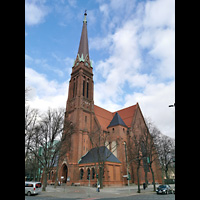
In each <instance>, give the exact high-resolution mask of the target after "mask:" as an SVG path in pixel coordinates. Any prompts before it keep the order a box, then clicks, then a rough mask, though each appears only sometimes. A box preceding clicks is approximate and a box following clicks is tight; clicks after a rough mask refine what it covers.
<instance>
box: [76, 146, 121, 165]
mask: <svg viewBox="0 0 200 200" xmlns="http://www.w3.org/2000/svg"><path fill="white" fill-rule="evenodd" d="M98 159H99V160H100V162H102V161H105V162H114V163H121V162H120V161H119V160H118V158H117V157H116V156H115V155H114V154H113V153H112V152H111V151H110V150H109V149H108V148H107V147H105V146H101V147H96V148H93V149H91V150H90V151H88V152H87V154H85V155H84V156H82V157H81V159H80V160H79V162H78V163H79V164H84V163H95V162H96V163H97V162H98Z"/></svg>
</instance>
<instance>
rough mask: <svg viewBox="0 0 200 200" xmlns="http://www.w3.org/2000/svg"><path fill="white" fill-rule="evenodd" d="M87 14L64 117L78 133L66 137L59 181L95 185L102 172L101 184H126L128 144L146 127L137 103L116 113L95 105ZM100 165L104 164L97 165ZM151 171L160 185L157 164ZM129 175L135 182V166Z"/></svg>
mask: <svg viewBox="0 0 200 200" xmlns="http://www.w3.org/2000/svg"><path fill="white" fill-rule="evenodd" d="M86 15H87V14H86V13H85V18H84V21H83V27H82V33H81V39H80V43H79V49H78V54H77V56H76V60H75V62H74V65H73V67H72V73H71V79H70V81H69V92H68V99H67V104H66V115H65V116H66V118H67V119H68V120H70V121H71V122H72V123H73V124H74V125H75V126H76V130H77V131H76V132H75V133H74V134H72V135H71V137H69V138H68V142H70V144H71V147H70V151H69V152H68V153H66V156H64V157H63V158H62V159H60V161H59V169H58V179H59V180H60V181H62V182H65V183H66V184H67V185H72V184H80V185H88V184H89V182H90V185H91V186H92V185H93V184H95V183H97V177H98V176H99V174H100V170H103V185H105V186H109V185H125V184H127V182H128V181H127V177H126V175H127V163H129V157H130V155H129V151H128V149H129V146H128V144H130V140H131V137H133V135H134V134H142V133H141V130H142V129H141V127H144V128H146V129H147V127H146V124H145V121H144V118H143V115H142V112H141V109H140V106H139V104H138V103H136V104H135V105H132V106H130V107H127V108H124V109H121V110H118V111H116V112H110V111H108V110H105V109H103V108H101V107H99V106H97V105H95V104H94V81H93V67H92V63H91V61H90V56H89V47H88V35H87V20H86ZM102 95H103V91H102ZM63 134H65V133H63ZM125 144H126V145H125ZM66 145H67V144H66ZM125 148H126V149H125ZM125 151H127V152H125ZM126 153H127V154H126ZM126 155H127V156H126ZM126 158H127V161H126ZM100 162H103V165H101V166H100V165H99V163H100ZM145 170H147V179H148V182H149V183H152V175H151V172H150V170H149V169H145V167H144V163H142V164H141V167H140V182H141V183H143V182H144V181H145ZM153 170H154V174H155V182H159V183H160V182H161V171H160V166H159V162H158V161H157V162H154V163H153ZM128 172H129V173H130V183H133V182H134V183H137V174H136V167H134V163H131V162H130V163H129V166H128ZM52 174H53V173H52ZM97 174H98V175H97ZM98 178H99V177H98ZM61 179H62V180H61Z"/></svg>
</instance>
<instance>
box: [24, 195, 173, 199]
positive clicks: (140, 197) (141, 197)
mask: <svg viewBox="0 0 200 200" xmlns="http://www.w3.org/2000/svg"><path fill="white" fill-rule="evenodd" d="M64 199H67V200H75V199H74V198H69V199H68V198H58V197H48V196H40V195H35V196H25V200H64ZM77 199H80V200H81V199H82V200H95V199H103V200H110V199H112V198H86V199H84V198H77ZM113 200H175V195H174V194H167V195H157V194H139V195H132V196H126V197H119V198H113Z"/></svg>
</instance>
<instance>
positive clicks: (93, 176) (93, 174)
mask: <svg viewBox="0 0 200 200" xmlns="http://www.w3.org/2000/svg"><path fill="white" fill-rule="evenodd" d="M94 178H95V169H94V168H92V179H94Z"/></svg>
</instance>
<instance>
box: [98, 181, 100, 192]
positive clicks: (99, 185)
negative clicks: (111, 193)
mask: <svg viewBox="0 0 200 200" xmlns="http://www.w3.org/2000/svg"><path fill="white" fill-rule="evenodd" d="M97 191H98V192H100V184H99V183H98V185H97Z"/></svg>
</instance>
